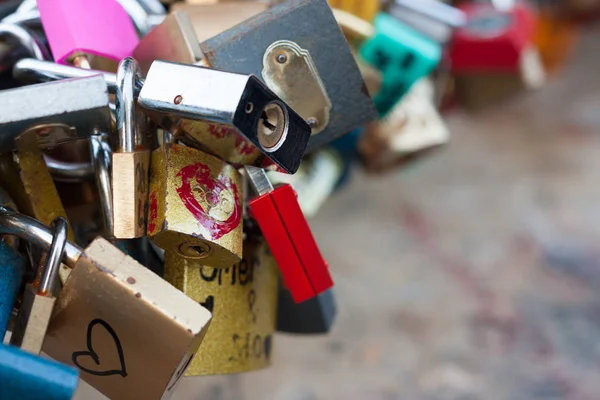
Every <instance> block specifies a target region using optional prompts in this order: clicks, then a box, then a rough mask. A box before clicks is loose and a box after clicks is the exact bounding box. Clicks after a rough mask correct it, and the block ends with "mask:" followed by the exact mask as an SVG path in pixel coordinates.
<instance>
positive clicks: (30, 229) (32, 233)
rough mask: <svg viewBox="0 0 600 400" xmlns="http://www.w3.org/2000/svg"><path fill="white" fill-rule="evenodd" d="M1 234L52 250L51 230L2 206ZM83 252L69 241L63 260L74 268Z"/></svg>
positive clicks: (0, 218) (0, 215) (0, 208)
mask: <svg viewBox="0 0 600 400" xmlns="http://www.w3.org/2000/svg"><path fill="white" fill-rule="evenodd" d="M0 234H4V235H15V236H17V237H19V238H20V239H23V240H26V241H28V242H30V243H33V244H35V245H37V246H40V247H42V248H43V249H45V250H48V249H50V246H51V245H52V240H53V239H54V235H53V234H52V231H51V230H50V228H48V227H47V226H46V225H44V224H42V223H41V222H40V221H38V220H36V219H34V218H31V217H28V216H27V215H24V214H21V213H18V212H16V211H13V210H11V209H10V208H7V207H4V206H0ZM82 252H83V250H82V249H81V247H79V246H77V245H75V244H73V243H71V242H69V241H67V242H66V243H65V248H64V252H63V256H62V260H63V262H64V263H65V264H67V265H68V266H69V267H71V268H73V267H74V266H75V263H77V260H78V259H79V257H80V256H81V253H82Z"/></svg>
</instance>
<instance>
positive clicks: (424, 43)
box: [360, 13, 442, 116]
mask: <svg viewBox="0 0 600 400" xmlns="http://www.w3.org/2000/svg"><path fill="white" fill-rule="evenodd" d="M374 26H375V36H373V37H372V38H371V39H369V40H367V41H366V42H365V43H363V45H362V47H361V50H360V54H361V56H362V57H363V58H364V59H365V60H366V61H367V62H368V63H370V64H371V65H374V66H375V67H377V68H378V69H379V70H380V71H381V72H382V74H383V83H382V86H381V89H380V90H379V92H378V93H377V94H376V95H375V97H374V98H373V101H374V102H375V106H376V107H377V111H378V112H379V115H380V116H385V115H386V114H387V113H388V112H389V111H390V110H391V109H392V108H393V107H394V105H395V104H396V103H397V102H398V101H400V99H401V98H402V96H404V94H406V93H407V91H408V90H410V87H411V86H412V85H413V84H414V83H415V82H417V81H418V80H419V79H421V78H423V77H424V76H426V75H428V74H429V73H430V72H431V71H432V70H433V69H434V68H435V67H436V66H437V65H438V63H439V61H440V58H441V54H442V49H441V46H440V44H439V43H437V42H435V41H434V40H433V39H430V38H429V37H427V36H425V35H423V34H422V33H420V32H418V31H416V30H414V29H413V28H411V27H409V26H407V25H404V24H403V23H401V22H399V21H397V20H396V19H394V18H393V17H392V16H390V15H388V14H385V13H380V14H378V15H377V16H376V17H375V21H374Z"/></svg>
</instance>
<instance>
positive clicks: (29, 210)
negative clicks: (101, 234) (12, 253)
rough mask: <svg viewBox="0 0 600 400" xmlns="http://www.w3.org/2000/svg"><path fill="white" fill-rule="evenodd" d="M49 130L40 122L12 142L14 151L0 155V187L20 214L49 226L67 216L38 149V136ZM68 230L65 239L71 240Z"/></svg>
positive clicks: (49, 127)
mask: <svg viewBox="0 0 600 400" xmlns="http://www.w3.org/2000/svg"><path fill="white" fill-rule="evenodd" d="M40 122H41V121H40ZM50 129H53V128H52V125H45V124H43V123H42V124H39V125H36V126H34V127H33V128H30V129H29V130H28V131H25V132H23V133H21V134H20V135H19V136H18V137H17V138H16V139H15V148H16V150H15V151H13V152H11V153H6V154H3V155H2V156H0V170H1V171H2V174H0V185H2V186H3V187H4V188H6V189H7V190H8V191H9V192H10V193H11V194H12V196H13V198H14V200H15V202H16V204H17V207H18V209H19V210H20V211H22V212H23V213H24V214H26V215H29V216H31V217H33V218H35V219H37V220H39V221H41V222H42V223H43V224H50V223H51V222H52V221H53V220H54V219H55V218H57V217H59V216H60V217H67V213H66V211H65V208H64V206H63V203H62V201H61V199H60V197H59V195H58V192H57V189H56V186H55V184H54V181H53V179H52V176H51V175H50V172H49V170H48V167H47V166H46V162H45V160H44V156H43V154H42V151H41V150H40V149H39V147H38V143H39V137H40V136H41V135H43V134H44V131H45V130H50ZM69 231H70V232H69V239H70V240H73V233H72V232H71V229H69Z"/></svg>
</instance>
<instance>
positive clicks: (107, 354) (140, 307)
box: [0, 209, 211, 399]
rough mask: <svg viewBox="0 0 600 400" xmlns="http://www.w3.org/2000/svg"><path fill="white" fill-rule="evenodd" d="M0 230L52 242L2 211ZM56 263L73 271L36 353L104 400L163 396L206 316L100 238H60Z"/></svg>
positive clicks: (41, 229)
mask: <svg viewBox="0 0 600 400" xmlns="http://www.w3.org/2000/svg"><path fill="white" fill-rule="evenodd" d="M0 232H2V233H9V234H14V235H17V236H19V237H20V238H23V239H26V240H29V241H30V242H32V243H33V244H36V245H38V246H42V247H44V248H48V246H49V245H50V243H51V241H52V234H51V233H50V231H49V230H48V228H47V227H45V226H44V225H42V224H41V223H39V222H37V221H35V220H33V219H31V218H29V217H26V216H24V215H22V214H18V213H15V212H12V211H10V210H7V209H3V210H0ZM63 261H64V262H65V264H67V265H68V266H69V267H71V268H72V271H71V273H70V276H69V278H68V279H67V281H66V283H65V284H64V286H63V288H62V291H61V292H60V295H59V296H58V298H57V300H56V303H55V306H54V314H53V316H52V318H51V320H50V325H49V327H48V331H47V336H46V338H45V340H44V346H43V351H44V352H45V353H47V354H48V355H49V356H51V357H53V358H54V359H56V360H58V361H59V362H63V363H66V364H70V365H75V366H77V367H78V368H79V370H80V371H81V377H82V379H84V380H85V381H86V382H88V383H89V384H91V385H92V386H94V387H95V388H96V389H98V390H99V391H100V392H102V393H103V394H104V395H106V396H108V397H110V398H111V399H131V398H144V399H158V398H168V397H169V396H170V395H171V394H172V392H173V389H174V387H175V386H176V383H177V382H178V380H179V378H180V377H181V376H182V375H183V373H184V372H185V369H186V368H187V366H188V365H189V363H190V362H191V359H192V358H193V356H194V354H195V353H196V351H197V349H198V346H199V345H200V342H201V341H202V338H203V336H204V334H205V332H206V328H207V326H208V322H209V321H210V318H211V316H210V313H209V312H208V311H207V310H206V309H204V308H203V307H201V306H200V305H199V304H197V303H196V302H194V301H192V300H190V299H189V298H187V297H186V296H185V295H184V294H183V293H181V292H179V291H178V290H176V289H175V288H174V287H172V286H171V285H169V284H168V283H167V282H165V281H164V280H162V279H161V278H159V277H158V276H156V275H155V274H153V273H152V272H150V271H148V270H147V269H146V268H145V267H143V266H141V265H140V264H138V263H137V262H135V261H134V260H133V259H131V258H130V257H128V256H127V255H125V254H123V253H122V252H120V251H119V250H118V249H117V248H115V247H114V246H113V245H111V244H110V243H109V242H108V241H106V240H105V239H103V238H97V239H95V240H94V241H93V242H92V243H91V244H90V245H89V246H88V247H87V248H86V249H85V250H82V249H80V248H79V247H77V246H75V245H74V244H72V243H70V242H68V241H67V242H66V244H65V247H64V256H63ZM132 316H136V317H135V318H132ZM165 338H169V340H165ZM148 366H152V370H151V371H150V372H149V371H148Z"/></svg>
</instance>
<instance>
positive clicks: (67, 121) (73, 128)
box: [0, 76, 110, 153]
mask: <svg viewBox="0 0 600 400" xmlns="http://www.w3.org/2000/svg"><path fill="white" fill-rule="evenodd" d="M0 104H2V112H1V113H0V126H2V132H1V133H0V152H1V153H5V152H8V151H11V150H13V149H14V141H15V138H17V136H19V135H20V134H21V133H23V132H25V131H28V130H35V131H37V139H38V144H39V146H40V147H41V148H48V147H54V146H56V145H58V144H60V143H63V142H68V141H71V140H75V139H80V138H85V137H87V136H88V135H89V134H90V133H91V132H94V131H100V132H109V131H110V108H109V97H108V89H107V85H106V83H105V82H104V79H103V78H102V77H100V76H93V77H86V78H79V79H70V80H65V81H59V82H49V83H42V84H38V85H31V86H25V87H20V88H16V89H10V90H4V91H1V92H0Z"/></svg>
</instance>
